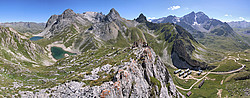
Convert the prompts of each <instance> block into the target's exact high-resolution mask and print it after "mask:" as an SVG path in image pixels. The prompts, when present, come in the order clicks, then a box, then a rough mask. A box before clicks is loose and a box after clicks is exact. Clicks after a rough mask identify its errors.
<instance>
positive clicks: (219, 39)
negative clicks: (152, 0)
mask: <svg viewBox="0 0 250 98" xmlns="http://www.w3.org/2000/svg"><path fill="white" fill-rule="evenodd" d="M152 22H154V23H168V22H169V23H174V24H177V25H180V26H181V27H183V28H185V29H186V30H187V31H189V32H190V33H191V34H192V35H193V36H194V38H195V39H196V40H198V41H199V42H200V43H202V44H203V45H205V46H207V47H209V48H212V49H219V50H242V49H243V50H244V49H247V48H249V45H247V43H246V42H247V41H245V40H244V39H242V38H241V37H240V36H239V35H238V34H237V33H235V32H234V30H233V28H231V27H230V25H228V24H227V23H226V22H221V21H220V20H217V19H211V18H209V17H208V16H207V15H206V14H204V13H203V12H197V13H195V12H191V13H189V14H187V15H184V16H183V17H176V16H172V15H170V16H168V17H163V18H159V19H154V20H152ZM234 46H236V47H237V48H232V47H234Z"/></svg>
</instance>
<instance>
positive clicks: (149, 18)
mask: <svg viewBox="0 0 250 98" xmlns="http://www.w3.org/2000/svg"><path fill="white" fill-rule="evenodd" d="M152 19H156V18H155V17H148V20H152Z"/></svg>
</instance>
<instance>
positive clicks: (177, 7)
mask: <svg viewBox="0 0 250 98" xmlns="http://www.w3.org/2000/svg"><path fill="white" fill-rule="evenodd" d="M179 8H181V6H179V5H177V6H171V7H170V8H168V10H176V9H179Z"/></svg>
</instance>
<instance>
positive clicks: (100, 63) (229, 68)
mask: <svg viewBox="0 0 250 98" xmlns="http://www.w3.org/2000/svg"><path fill="white" fill-rule="evenodd" d="M8 24H11V25H8ZM0 25H2V26H0V35H1V36H0V42H1V44H0V46H1V47H0V49H1V51H0V59H1V60H0V68H1V70H0V81H1V82H0V97H25V98H26V97H46V98H48V97H63V98H64V97H91V98H92V97H97V98H99V97H102V98H105V97H108V98H109V97H110V98H114V97H115V98H116V97H119V98H120V97H122V98H123V97H125V98H128V97H145V98H148V97H150V98H151V97H154V98H155V97H157V98H159V97H160V98H172V97H178V98H180V97H181V98H185V97H192V98H196V97H219V96H221V97H242V96H243V97H248V96H249V95H250V94H249V92H248V91H249V88H250V87H249V85H248V84H249V82H250V80H249V76H250V72H249V67H250V64H249V59H250V55H249V54H250V50H249V49H250V48H249V43H248V42H249V39H248V37H247V36H245V35H247V33H246V32H243V33H244V36H243V35H242V34H243V33H242V32H238V31H236V28H237V27H233V28H231V27H230V26H232V25H231V24H230V23H225V22H221V21H220V20H216V19H210V18H209V17H208V16H207V15H205V14H204V13H203V12H198V13H195V12H191V13H190V14H188V15H185V16H183V17H176V16H168V17H164V18H160V19H155V20H152V22H149V21H147V18H146V16H144V14H142V13H141V14H140V15H139V17H137V18H135V19H134V20H128V19H125V18H122V17H121V16H120V14H119V13H118V11H116V10H115V9H114V8H112V9H111V10H110V11H109V13H108V14H107V15H104V14H102V13H99V12H84V13H75V12H74V11H73V10H71V9H66V10H65V11H64V12H63V13H62V14H60V15H52V16H51V17H50V18H49V19H48V21H47V22H46V23H31V22H28V23H22V22H21V23H18V22H17V23H16V22H15V23H5V24H4V25H3V23H1V24H0ZM244 28H247V27H244ZM15 29H16V30H17V31H16V30H15ZM239 31H240V30H239ZM38 32H40V33H38ZM189 32H190V33H189ZM32 37H40V38H38V39H35V40H30V38H32ZM177 70H180V71H181V72H183V73H185V74H186V77H185V74H184V75H181V73H178V72H177V73H178V74H177V73H175V72H176V71H177ZM188 72H190V74H188ZM202 80H203V81H205V82H204V85H203V86H202V87H200V86H199V84H201V82H202ZM189 91H190V92H192V95H191V96H189V95H187V93H188V92H189Z"/></svg>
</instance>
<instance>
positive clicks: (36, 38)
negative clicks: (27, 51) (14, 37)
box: [30, 36, 43, 41]
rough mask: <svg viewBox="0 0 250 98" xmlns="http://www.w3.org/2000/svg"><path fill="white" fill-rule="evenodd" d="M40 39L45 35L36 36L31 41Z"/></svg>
mask: <svg viewBox="0 0 250 98" xmlns="http://www.w3.org/2000/svg"><path fill="white" fill-rule="evenodd" d="M39 39H43V37H41V36H34V37H31V38H30V40H31V41H37V40H39Z"/></svg>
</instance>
